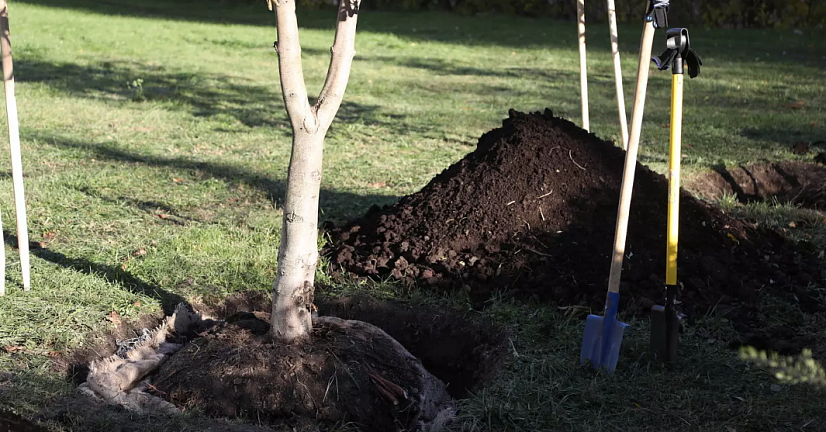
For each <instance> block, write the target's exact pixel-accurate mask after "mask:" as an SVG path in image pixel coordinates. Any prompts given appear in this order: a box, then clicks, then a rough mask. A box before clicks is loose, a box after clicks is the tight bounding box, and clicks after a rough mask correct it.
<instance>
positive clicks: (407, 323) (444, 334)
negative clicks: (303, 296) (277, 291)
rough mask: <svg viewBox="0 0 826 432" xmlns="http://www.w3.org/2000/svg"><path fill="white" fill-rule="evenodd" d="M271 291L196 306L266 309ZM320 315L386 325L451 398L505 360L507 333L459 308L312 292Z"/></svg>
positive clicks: (216, 312)
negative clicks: (438, 380)
mask: <svg viewBox="0 0 826 432" xmlns="http://www.w3.org/2000/svg"><path fill="white" fill-rule="evenodd" d="M271 301H272V296H271V295H270V294H268V293H260V292H245V293H238V294H234V295H231V296H229V297H226V298H223V297H222V298H221V299H220V300H219V301H205V302H203V303H202V304H198V305H196V309H197V310H199V311H204V312H205V313H207V314H208V315H211V316H214V317H218V318H224V317H229V316H232V315H234V314H238V313H243V312H249V311H269V310H270V309H271V308H272V302H271ZM315 304H316V306H317V307H318V313H319V314H320V315H322V316H336V317H339V318H344V319H348V320H358V321H364V322H367V323H370V324H373V325H374V326H376V327H378V328H380V329H382V330H384V331H385V332H387V334H389V335H390V336H391V337H393V339H395V340H396V341H398V342H399V343H400V344H402V346H404V347H405V348H406V349H407V350H408V351H410V353H411V354H413V355H414V356H416V357H417V358H418V359H419V360H421V362H422V364H423V365H424V367H425V369H427V371H428V372H430V373H432V374H433V375H435V376H436V378H439V379H440V380H442V381H443V382H444V383H445V384H447V390H448V392H449V393H450V395H451V396H453V397H455V398H461V397H466V396H467V394H468V392H469V391H476V390H479V389H481V388H482V386H483V385H484V384H486V383H487V382H489V381H490V380H491V379H493V377H494V376H495V374H496V373H497V372H498V370H499V369H500V367H501V366H502V363H503V362H504V359H505V354H506V352H507V351H506V349H507V347H506V346H505V342H506V340H507V339H506V334H505V332H504V331H503V330H502V329H501V328H499V327H497V326H495V325H493V324H491V323H489V322H486V321H482V320H480V319H479V318H478V317H474V316H473V315H467V314H464V313H462V312H460V311H455V310H448V309H443V308H436V307H432V306H423V305H411V304H408V303H404V302H400V301H390V300H379V299H375V298H372V297H369V296H366V295H358V296H339V297H329V296H326V295H324V294H321V293H318V291H317V292H316V296H315Z"/></svg>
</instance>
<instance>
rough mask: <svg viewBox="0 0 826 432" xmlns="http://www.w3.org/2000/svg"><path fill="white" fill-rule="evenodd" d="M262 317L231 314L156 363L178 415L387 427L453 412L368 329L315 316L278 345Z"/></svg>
mask: <svg viewBox="0 0 826 432" xmlns="http://www.w3.org/2000/svg"><path fill="white" fill-rule="evenodd" d="M267 318H269V317H268V316H267V314H264V313H240V314H237V315H234V316H232V317H230V319H228V320H227V321H226V322H225V323H222V324H219V325H218V326H217V327H216V328H214V329H213V330H211V331H210V332H209V333H208V334H206V335H204V336H203V337H201V338H199V339H196V340H194V341H192V342H191V343H189V344H188V345H187V346H185V347H184V348H182V349H181V350H180V351H179V352H177V353H176V354H175V355H174V356H172V358H170V359H169V360H168V361H167V362H166V363H164V365H163V366H161V369H160V371H159V372H158V375H157V377H155V379H154V380H153V381H154V386H155V388H156V389H157V393H158V394H159V395H161V396H162V397H164V398H166V399H167V400H169V401H170V402H172V403H174V404H175V405H176V406H178V407H179V408H181V409H183V410H184V411H191V410H201V411H203V412H205V413H206V414H208V415H210V416H213V417H225V418H242V419H245V420H247V421H254V422H264V423H265V424H266V423H274V424H278V423H283V422H288V423H291V422H295V421H300V420H305V421H306V420H314V421H317V422H321V423H327V424H335V423H340V424H343V423H347V422H352V423H355V424H358V425H359V426H360V429H361V430H364V431H392V430H412V429H415V428H417V427H419V426H420V425H422V424H430V422H432V421H433V420H434V418H438V417H439V416H440V415H445V416H447V415H452V412H453V410H454V408H453V401H452V399H451V398H450V397H449V396H448V395H447V393H446V389H445V385H444V384H443V383H441V382H440V381H438V380H437V379H435V378H433V377H432V376H431V375H430V374H428V373H427V372H426V371H425V370H424V369H423V368H422V366H421V363H419V361H418V360H417V359H416V358H415V357H413V356H412V355H410V354H409V353H408V352H407V351H404V349H403V348H402V347H401V345H399V344H398V343H397V342H396V341H394V340H393V339H392V338H390V337H389V336H387V334H386V333H383V332H381V330H378V329H377V328H376V327H373V326H370V325H369V324H365V323H362V322H359V321H347V320H342V319H338V318H332V317H324V318H318V319H316V320H314V325H313V333H312V338H311V339H309V340H307V341H305V342H303V343H300V344H284V343H279V342H276V341H273V340H272V339H271V338H268V337H266V336H265V334H266V332H267V330H268V329H269V323H268V322H267V321H266V319H267ZM442 413H444V414H442Z"/></svg>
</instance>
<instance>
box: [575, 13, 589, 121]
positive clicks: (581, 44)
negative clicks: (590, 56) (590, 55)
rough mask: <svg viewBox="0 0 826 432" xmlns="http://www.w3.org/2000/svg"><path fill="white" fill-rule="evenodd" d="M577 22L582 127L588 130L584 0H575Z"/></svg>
mask: <svg viewBox="0 0 826 432" xmlns="http://www.w3.org/2000/svg"><path fill="white" fill-rule="evenodd" d="M576 12H577V16H578V22H579V87H580V89H581V90H580V91H581V95H582V128H583V129H585V130H589V129H590V127H591V125H590V120H589V119H588V70H587V68H586V65H585V0H577V1H576Z"/></svg>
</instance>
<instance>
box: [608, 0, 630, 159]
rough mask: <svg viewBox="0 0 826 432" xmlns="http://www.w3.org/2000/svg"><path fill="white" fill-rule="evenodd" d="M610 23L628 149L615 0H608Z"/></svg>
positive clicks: (622, 130)
mask: <svg viewBox="0 0 826 432" xmlns="http://www.w3.org/2000/svg"><path fill="white" fill-rule="evenodd" d="M608 25H609V27H610V28H611V56H612V57H613V58H614V78H615V81H616V83H617V107H618V109H619V121H620V131H621V133H622V148H623V150H628V117H627V115H626V114H625V95H624V94H623V91H622V66H621V64H620V53H619V36H618V33H619V32H618V31H617V11H616V7H615V6H614V0H608Z"/></svg>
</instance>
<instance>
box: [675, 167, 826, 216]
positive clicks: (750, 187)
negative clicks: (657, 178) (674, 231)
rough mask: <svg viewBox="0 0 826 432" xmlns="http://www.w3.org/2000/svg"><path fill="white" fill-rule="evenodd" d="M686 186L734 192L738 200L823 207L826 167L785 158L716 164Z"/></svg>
mask: <svg viewBox="0 0 826 432" xmlns="http://www.w3.org/2000/svg"><path fill="white" fill-rule="evenodd" d="M686 188H687V189H689V190H692V191H694V192H696V193H697V194H700V195H703V196H706V197H709V198H719V197H722V196H723V195H725V194H734V195H736V196H737V199H738V200H739V201H741V202H751V201H765V200H770V199H776V200H778V201H779V202H783V203H790V204H795V205H800V206H802V207H808V208H812V209H818V210H826V167H824V166H821V165H818V164H814V163H807V162H798V161H786V162H777V163H766V164H756V165H751V166H747V167H746V166H740V167H736V168H733V169H727V168H723V167H718V168H716V169H715V170H714V172H711V173H709V174H706V175H704V176H700V177H699V178H697V179H695V180H693V181H692V182H691V183H689V184H687V185H686Z"/></svg>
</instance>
